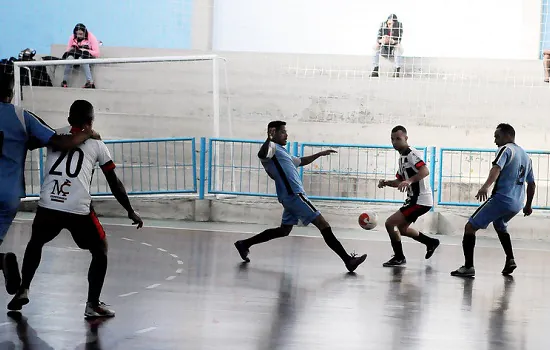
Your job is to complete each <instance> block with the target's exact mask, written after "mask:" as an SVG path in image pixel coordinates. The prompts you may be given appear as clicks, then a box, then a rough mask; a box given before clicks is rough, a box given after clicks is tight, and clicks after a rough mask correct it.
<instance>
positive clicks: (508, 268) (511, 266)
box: [502, 259, 518, 276]
mask: <svg viewBox="0 0 550 350" xmlns="http://www.w3.org/2000/svg"><path fill="white" fill-rule="evenodd" d="M517 267H518V266H517V265H516V261H515V260H514V259H510V260H506V264H504V268H503V269H502V274H503V275H504V276H508V275H510V274H511V273H512V272H514V270H515V269H516V268H517Z"/></svg>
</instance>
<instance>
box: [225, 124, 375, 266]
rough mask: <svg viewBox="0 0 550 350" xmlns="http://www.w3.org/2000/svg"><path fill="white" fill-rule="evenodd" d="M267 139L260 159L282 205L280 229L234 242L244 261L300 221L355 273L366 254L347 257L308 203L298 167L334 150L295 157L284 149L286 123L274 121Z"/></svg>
mask: <svg viewBox="0 0 550 350" xmlns="http://www.w3.org/2000/svg"><path fill="white" fill-rule="evenodd" d="M267 130H268V131H267V136H268V137H267V140H266V141H265V142H264V144H263V145H262V147H261V148H260V151H259V152H258V157H259V158H260V160H261V162H262V165H263V166H264V168H265V171H266V172H267V175H269V177H270V178H272V179H273V180H274V181H275V188H276V190H277V198H278V200H279V203H281V204H282V205H283V208H284V211H283V217H282V222H281V226H279V227H277V228H270V229H267V230H265V231H263V232H261V233H259V234H257V235H255V236H253V237H251V238H249V239H245V240H242V241H237V242H235V247H236V248H237V250H238V252H239V254H240V256H241V258H242V259H243V260H244V261H246V262H250V259H249V258H248V254H249V248H250V247H251V246H253V245H255V244H258V243H263V242H267V241H269V240H272V239H274V238H281V237H286V236H288V235H289V234H290V231H292V227H293V226H294V225H297V224H298V220H300V221H301V222H302V224H304V225H306V226H307V225H309V224H310V223H312V224H313V225H315V227H317V228H318V229H319V231H320V232H321V235H323V238H324V239H325V242H326V244H327V245H328V246H329V247H330V249H332V250H333V251H334V252H335V253H336V254H338V256H339V257H340V258H341V259H342V261H343V262H344V264H345V265H346V268H347V269H348V270H349V271H350V272H353V271H354V270H355V269H356V268H357V267H358V266H359V265H360V264H361V263H362V262H363V261H365V259H366V258H367V255H366V254H364V255H361V256H356V255H355V254H352V255H350V254H348V253H347V252H346V250H345V249H344V247H343V246H342V244H341V243H340V242H339V241H338V239H337V238H336V237H335V236H334V234H333V233H332V229H331V227H330V225H329V223H328V222H327V221H326V220H325V218H324V217H323V216H322V215H321V213H320V212H319V211H318V210H317V209H315V207H314V206H313V204H311V202H310V201H309V199H308V198H307V196H306V193H305V191H304V187H303V185H302V180H301V179H300V174H299V173H298V167H299V166H304V165H308V164H310V163H312V162H313V161H314V160H316V159H317V158H319V157H321V156H327V155H329V154H331V153H336V151H333V150H327V151H322V152H319V153H316V154H313V155H311V156H307V157H302V158H298V157H293V156H291V155H290V153H289V152H288V150H287V149H286V148H285V147H284V146H285V145H286V141H287V132H286V122H283V121H272V122H270V123H269V124H268V126H267Z"/></svg>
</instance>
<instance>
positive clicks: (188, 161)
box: [25, 137, 197, 197]
mask: <svg viewBox="0 0 550 350" xmlns="http://www.w3.org/2000/svg"><path fill="white" fill-rule="evenodd" d="M105 144H106V145H107V147H108V148H109V151H110V153H111V157H112V158H113V161H114V163H115V164H116V165H117V175H118V176H119V178H120V179H121V180H122V182H123V183H124V186H125V187H126V190H127V192H128V194H131V195H140V194H170V193H174V194H175V193H196V192H197V176H196V174H197V159H196V158H197V157H196V153H197V152H196V146H195V138H192V137H187V138H164V139H142V140H114V141H105ZM45 156H46V151H45V150H44V149H40V150H38V151H33V152H29V156H28V157H27V164H26V165H27V167H26V169H25V177H26V181H27V196H29V197H37V196H38V195H39V193H40V184H41V183H42V181H43V179H44V174H43V169H44V159H45ZM94 175H95V176H94V177H93V179H92V187H91V192H92V195H94V196H101V195H109V194H110V193H111V192H110V189H109V186H108V184H107V182H106V180H105V178H104V177H103V176H102V174H101V170H100V169H99V167H97V166H96V169H95V170H94Z"/></svg>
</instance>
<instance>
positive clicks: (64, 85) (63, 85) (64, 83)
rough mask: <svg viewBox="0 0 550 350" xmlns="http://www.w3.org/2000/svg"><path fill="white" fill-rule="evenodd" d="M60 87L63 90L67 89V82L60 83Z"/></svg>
mask: <svg viewBox="0 0 550 350" xmlns="http://www.w3.org/2000/svg"><path fill="white" fill-rule="evenodd" d="M61 87H63V88H66V87H69V85H67V81H65V80H63V81H62V82H61Z"/></svg>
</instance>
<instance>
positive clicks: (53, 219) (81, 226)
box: [31, 206, 107, 251]
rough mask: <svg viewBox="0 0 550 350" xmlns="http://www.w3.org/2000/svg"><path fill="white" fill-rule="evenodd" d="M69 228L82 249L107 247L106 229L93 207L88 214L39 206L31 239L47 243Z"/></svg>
mask: <svg viewBox="0 0 550 350" xmlns="http://www.w3.org/2000/svg"><path fill="white" fill-rule="evenodd" d="M63 229H66V230H68V231H69V232H70V233H71V235H72V236H73V239H74V241H75V243H76V245H77V246H78V247H79V248H80V249H87V250H90V251H92V250H96V249H107V240H106V237H105V231H104V230H103V227H102V226H101V223H100V222H99V220H98V218H97V215H96V213H95V212H94V210H93V209H91V210H90V214H88V215H79V214H72V213H66V212H63V211H58V210H52V209H47V208H43V207H40V206H39V207H38V209H37V210H36V216H35V217H34V221H33V223H32V234H31V240H34V241H35V242H36V241H38V242H40V243H41V244H46V243H48V242H49V241H51V240H52V239H54V238H55V237H57V235H59V233H60V232H61V230H63Z"/></svg>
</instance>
